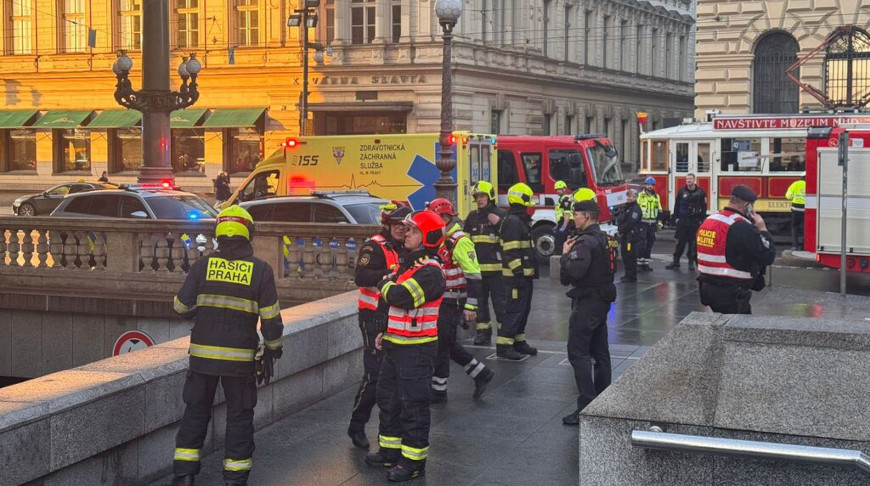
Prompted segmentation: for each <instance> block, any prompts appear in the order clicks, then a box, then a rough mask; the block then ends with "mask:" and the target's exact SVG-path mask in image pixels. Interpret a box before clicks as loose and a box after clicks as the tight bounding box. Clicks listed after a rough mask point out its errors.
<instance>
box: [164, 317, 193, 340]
mask: <svg viewBox="0 0 870 486" xmlns="http://www.w3.org/2000/svg"><path fill="white" fill-rule="evenodd" d="M191 329H193V321H185V320H184V319H173V320H171V321H169V339H170V340H173V339H178V338H183V337H190V330H191Z"/></svg>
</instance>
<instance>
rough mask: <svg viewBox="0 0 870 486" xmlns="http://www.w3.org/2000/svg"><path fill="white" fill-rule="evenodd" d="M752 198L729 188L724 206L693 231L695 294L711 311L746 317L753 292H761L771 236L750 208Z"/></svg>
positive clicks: (743, 188)
mask: <svg viewBox="0 0 870 486" xmlns="http://www.w3.org/2000/svg"><path fill="white" fill-rule="evenodd" d="M756 199H757V196H756V194H755V191H753V190H752V189H750V188H749V187H747V186H744V185H737V186H734V188H733V189H731V200H730V201H729V202H728V206H726V207H725V209H723V210H722V211H719V212H718V213H717V214H714V215H712V216H710V217H708V218H707V219H705V220H704V222H703V223H702V224H701V227H700V228H699V229H698V271H699V272H700V273H701V275H700V276H699V277H698V287H699V288H698V290H699V293H700V294H701V303H702V304H704V305H707V306H710V308H711V309H713V312H721V313H723V314H751V313H752V307H751V306H750V304H749V299H750V298H752V290H761V289H762V288H764V273H763V270H764V267H765V266H767V265H771V264H772V263H773V260H774V258H776V248H774V245H773V237H771V236H770V233H769V232H768V231H767V226H766V225H765V224H764V220H763V219H762V218H761V216H760V215H758V213H755V212H754V211H753V210H752V203H753V202H755V200H756Z"/></svg>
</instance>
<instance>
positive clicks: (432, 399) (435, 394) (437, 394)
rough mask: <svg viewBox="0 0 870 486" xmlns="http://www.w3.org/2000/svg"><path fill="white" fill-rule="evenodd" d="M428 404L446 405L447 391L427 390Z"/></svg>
mask: <svg viewBox="0 0 870 486" xmlns="http://www.w3.org/2000/svg"><path fill="white" fill-rule="evenodd" d="M429 403H430V404H431V403H447V391H446V390H445V391H437V390H432V389H431V388H430V389H429Z"/></svg>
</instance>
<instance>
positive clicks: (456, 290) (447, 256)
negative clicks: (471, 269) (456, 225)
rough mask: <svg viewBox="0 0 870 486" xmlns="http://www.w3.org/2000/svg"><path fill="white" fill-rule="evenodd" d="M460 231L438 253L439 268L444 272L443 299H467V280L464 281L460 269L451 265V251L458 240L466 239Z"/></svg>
mask: <svg viewBox="0 0 870 486" xmlns="http://www.w3.org/2000/svg"><path fill="white" fill-rule="evenodd" d="M467 236H468V235H466V234H465V233H463V232H462V231H455V232H453V234H452V235H450V236H449V237H448V238H447V239H446V240H445V241H444V246H442V247H441V249H440V250H439V252H438V256H439V257H440V258H441V261H442V262H443V263H441V268H442V269H443V270H444V279H445V281H446V282H445V287H444V296H443V298H444V299H451V300H457V301H458V300H461V299H467V298H468V290H467V289H468V280H466V279H465V273H464V272H463V271H462V267H460V266H459V265H457V264H455V263H453V249H454V248H456V244H457V243H459V240H460V239H462V238H465V237H467Z"/></svg>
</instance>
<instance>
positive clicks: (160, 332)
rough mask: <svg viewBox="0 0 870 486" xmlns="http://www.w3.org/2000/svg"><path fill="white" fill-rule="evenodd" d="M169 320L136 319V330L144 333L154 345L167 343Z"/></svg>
mask: <svg viewBox="0 0 870 486" xmlns="http://www.w3.org/2000/svg"><path fill="white" fill-rule="evenodd" d="M169 322H170V321H169V320H168V319H159V318H154V317H138V318H136V329H138V330H140V331H142V332H144V333H145V334H147V335H148V336H150V337H151V339H152V340H154V344H160V343H165V342H166V341H169V327H170V325H169Z"/></svg>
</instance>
